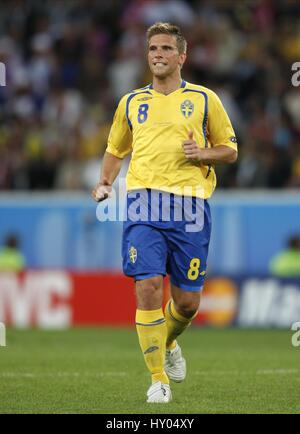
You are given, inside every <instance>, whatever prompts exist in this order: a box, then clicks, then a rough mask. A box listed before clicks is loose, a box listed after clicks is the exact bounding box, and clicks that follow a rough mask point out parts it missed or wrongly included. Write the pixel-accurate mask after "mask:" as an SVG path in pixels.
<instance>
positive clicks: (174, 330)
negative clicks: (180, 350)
mask: <svg viewBox="0 0 300 434" xmlns="http://www.w3.org/2000/svg"><path fill="white" fill-rule="evenodd" d="M197 314H198V312H196V313H195V314H194V315H193V316H192V317H191V318H186V317H184V316H182V315H180V314H179V313H178V312H177V310H176V309H175V305H174V302H173V300H172V299H170V300H169V301H168V303H167V304H166V307H165V319H166V325H167V340H166V347H167V349H168V350H173V349H174V348H175V347H176V338H177V337H178V336H179V335H181V333H183V332H184V330H185V329H186V328H187V327H188V326H189V325H190V324H191V323H192V320H193V319H194V318H195V317H196V316H197Z"/></svg>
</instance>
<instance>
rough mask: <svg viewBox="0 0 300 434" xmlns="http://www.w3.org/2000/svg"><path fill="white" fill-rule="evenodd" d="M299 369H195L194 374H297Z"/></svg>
mask: <svg viewBox="0 0 300 434" xmlns="http://www.w3.org/2000/svg"><path fill="white" fill-rule="evenodd" d="M298 372H299V369H258V370H257V371H250V370H249V371H238V370H236V371H194V372H193V375H206V376H215V375H243V374H252V375H270V374H271V375H274V374H275V375H286V374H297V373H298Z"/></svg>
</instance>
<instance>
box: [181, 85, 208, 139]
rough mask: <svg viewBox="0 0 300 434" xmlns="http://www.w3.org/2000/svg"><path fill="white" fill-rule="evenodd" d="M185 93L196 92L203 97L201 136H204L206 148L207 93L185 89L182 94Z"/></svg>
mask: <svg viewBox="0 0 300 434" xmlns="http://www.w3.org/2000/svg"><path fill="white" fill-rule="evenodd" d="M185 92H196V93H201V95H203V96H204V116H203V121H202V131H203V136H204V140H205V147H206V148H207V147H208V142H207V118H208V97H207V93H205V92H203V91H202V90H195V89H185V90H184V91H183V92H182V93H185Z"/></svg>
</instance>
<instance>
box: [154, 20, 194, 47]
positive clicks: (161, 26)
mask: <svg viewBox="0 0 300 434" xmlns="http://www.w3.org/2000/svg"><path fill="white" fill-rule="evenodd" d="M161 34H164V35H170V36H175V38H176V42H177V48H178V51H179V54H183V53H186V49H187V42H186V40H185V38H184V36H183V34H182V33H181V30H180V28H179V27H178V26H175V25H174V24H171V23H155V24H153V26H151V27H149V29H148V30H147V43H148V47H149V43H150V39H151V38H152V36H155V35H161Z"/></svg>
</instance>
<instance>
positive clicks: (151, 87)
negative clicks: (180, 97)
mask: <svg viewBox="0 0 300 434" xmlns="http://www.w3.org/2000/svg"><path fill="white" fill-rule="evenodd" d="M185 86H186V81H185V80H183V79H182V80H181V85H180V87H179V88H178V89H183V88H185ZM148 89H152V90H154V89H153V84H152V83H151V84H150V85H149V88H148ZM178 89H176V90H178ZM176 90H174V92H176ZM155 92H156V91H155ZM158 93H159V92H158ZM172 93H173V92H171V93H170V94H169V95H171V94H172ZM162 95H163V94H162ZM165 96H168V95H165Z"/></svg>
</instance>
